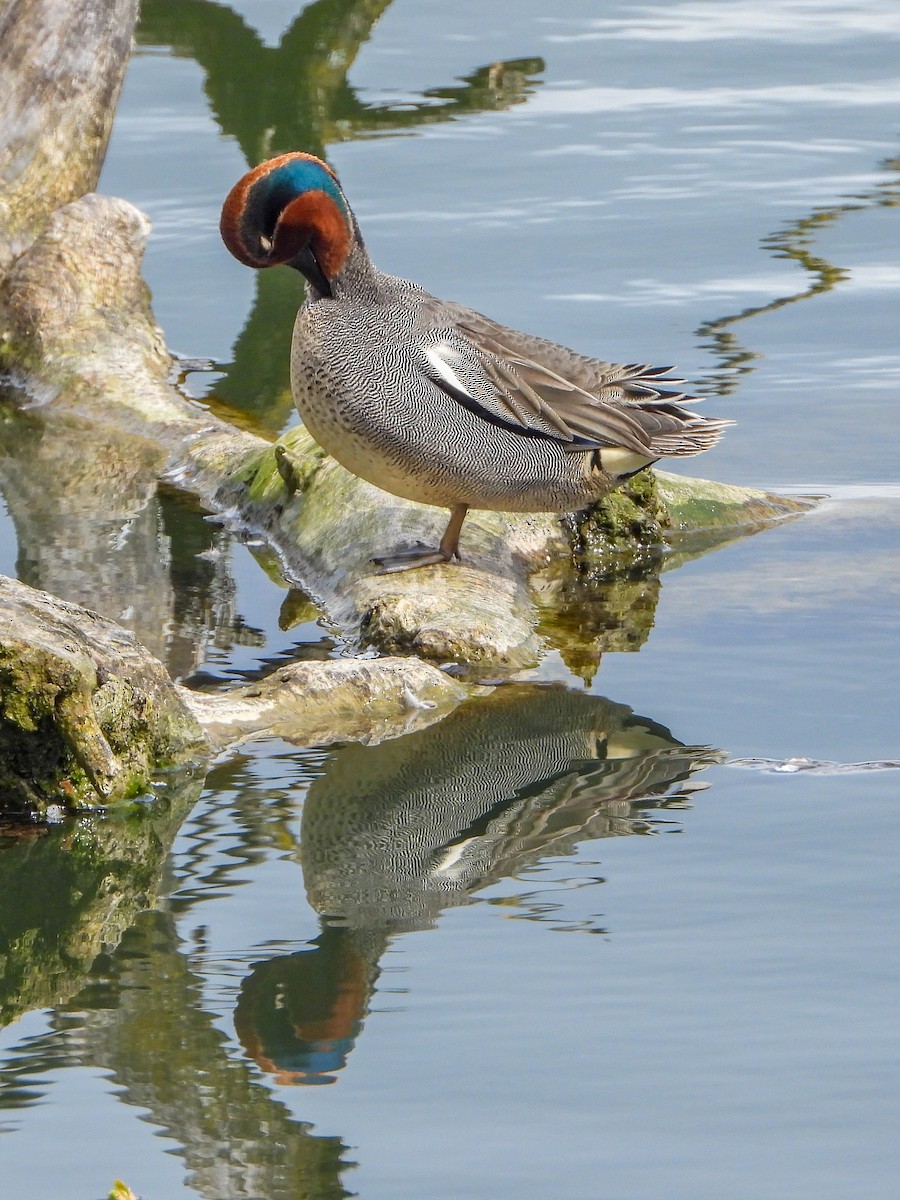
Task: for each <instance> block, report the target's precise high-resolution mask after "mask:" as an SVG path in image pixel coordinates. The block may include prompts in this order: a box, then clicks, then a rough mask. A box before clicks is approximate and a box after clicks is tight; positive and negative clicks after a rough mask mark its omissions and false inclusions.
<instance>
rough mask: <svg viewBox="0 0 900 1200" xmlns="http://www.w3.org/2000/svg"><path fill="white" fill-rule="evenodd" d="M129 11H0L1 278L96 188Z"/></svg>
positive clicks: (45, 0)
mask: <svg viewBox="0 0 900 1200" xmlns="http://www.w3.org/2000/svg"><path fill="white" fill-rule="evenodd" d="M137 9H138V0H103V3H102V4H86V3H77V2H76V3H73V0H6V4H5V5H3V6H0V77H2V79H3V91H2V96H0V276H2V275H3V273H4V272H5V270H6V268H7V267H8V265H9V263H10V262H11V261H12V260H13V259H14V258H15V257H16V255H18V254H19V253H21V251H22V250H23V249H25V247H26V246H28V245H29V244H30V243H31V242H32V241H33V240H34V237H35V235H36V234H37V233H38V231H39V230H40V229H41V228H42V227H43V225H44V224H45V222H46V221H47V218H48V217H49V215H50V214H51V213H52V212H53V211H54V209H56V208H58V207H59V206H60V205H62V204H65V203H66V202H67V201H69V200H74V199H76V198H77V197H78V196H82V195H84V193H85V192H88V191H90V190H91V189H92V188H93V187H94V186H95V184H96V182H97V178H98V176H99V174H100V168H101V166H102V164H103V157H104V155H105V153H106V143H107V141H108V139H109V133H110V129H111V128H112V122H113V116H114V114H115V110H116V101H117V99H118V95H119V91H120V89H121V87H122V80H123V79H124V76H125V68H126V66H127V65H128V59H129V57H130V54H131V39H132V33H133V30H134V23H135V20H136V18H137Z"/></svg>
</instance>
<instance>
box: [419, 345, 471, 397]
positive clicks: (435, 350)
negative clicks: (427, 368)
mask: <svg viewBox="0 0 900 1200" xmlns="http://www.w3.org/2000/svg"><path fill="white" fill-rule="evenodd" d="M422 349H423V350H424V352H425V357H426V358H427V359H428V361H429V362H430V363H431V365H432V367H433V368H434V370H435V371H436V372H437V374H438V375H439V376H440V377H441V379H443V380H444V382H445V383H447V384H448V385H449V386H450V387H452V388H453V389H454V390H455V391H457V392H464V393H465V395H467V396H468V397H469V398H470V399H471V400H474V399H475V397H474V396H473V395H472V393H471V392H470V391H469V389H468V388H467V387H466V385H465V384H464V383H463V381H462V380H461V379H460V377H459V376H458V375H457V374H456V372H455V371H454V370H453V367H452V366H451V365H450V364H451V362H452V360H453V359H457V360H458V359H459V357H460V354H459V351H458V350H457V349H456V348H455V347H454V346H451V345H450V343H449V342H435V343H434V344H433V345H431V346H423V347H422Z"/></svg>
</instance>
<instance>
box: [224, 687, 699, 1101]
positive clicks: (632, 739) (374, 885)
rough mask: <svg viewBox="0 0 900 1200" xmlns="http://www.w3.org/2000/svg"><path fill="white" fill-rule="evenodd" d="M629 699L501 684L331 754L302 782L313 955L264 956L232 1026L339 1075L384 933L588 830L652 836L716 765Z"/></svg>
mask: <svg viewBox="0 0 900 1200" xmlns="http://www.w3.org/2000/svg"><path fill="white" fill-rule="evenodd" d="M721 757H722V756H721V755H720V753H719V752H718V751H715V750H712V749H711V748H710V747H708V746H686V745H684V744H682V743H681V742H679V741H677V740H676V739H675V738H674V737H673V736H672V734H671V733H670V732H669V730H668V729H665V728H664V727H663V726H661V725H657V724H656V723H655V722H653V721H650V720H647V719H645V718H643V717H639V716H637V715H636V714H635V713H634V712H633V711H632V710H631V709H630V708H627V707H626V706H625V705H623V704H615V703H613V702H612V701H610V700H606V699H603V698H601V697H597V696H591V695H588V694H586V693H584V692H572V691H567V690H565V689H563V688H561V687H540V686H535V685H529V686H508V687H503V688H499V689H497V691H495V692H494V693H493V694H492V695H491V696H489V697H487V698H485V699H483V700H479V701H475V702H473V703H470V704H467V705H463V706H461V707H460V708H459V709H457V710H456V711H455V712H453V713H451V714H450V716H448V717H447V718H445V719H444V720H442V721H439V722H437V723H435V724H434V725H431V726H429V727H428V728H426V729H423V730H419V731H417V732H415V733H411V734H408V735H407V736H406V737H402V738H397V739H395V740H393V741H387V742H383V743H381V744H380V745H377V746H357V745H354V746H345V747H342V748H340V749H338V750H336V751H334V752H333V753H332V754H331V755H330V758H329V760H328V762H327V763H326V766H325V769H324V772H323V774H322V775H321V777H319V778H318V779H316V780H315V781H314V782H313V784H312V785H311V787H310V789H309V793H308V795H307V798H306V801H305V804H304V808H303V819H302V825H301V849H300V857H301V862H302V866H303V874H304V881H305V884H306V891H307V895H308V897H309V901H310V903H311V904H312V906H313V907H314V908H315V909H316V911H317V912H318V913H319V914H320V917H321V920H322V926H323V928H322V933H321V934H320V936H319V937H318V938H316V939H315V941H314V942H313V943H312V948H311V949H308V950H303V951H300V952H299V953H297V954H292V955H288V956H281V957H278V958H274V959H269V960H267V961H264V962H260V963H257V964H256V965H255V966H254V968H253V970H252V972H251V974H250V975H249V976H248V977H247V979H246V980H245V981H244V984H243V987H242V989H241V995H240V998H239V1001H238V1005H237V1010H236V1013H235V1026H236V1029H237V1033H238V1036H239V1037H240V1039H241V1042H242V1044H243V1046H244V1049H245V1050H246V1052H247V1053H248V1054H249V1055H250V1056H251V1057H252V1058H253V1059H255V1060H256V1062H257V1063H258V1064H259V1065H260V1066H261V1067H262V1068H263V1069H264V1070H265V1071H267V1072H270V1073H273V1074H274V1075H275V1077H276V1078H277V1080H278V1081H279V1082H280V1083H285V1084H322V1083H333V1082H334V1081H335V1072H337V1071H339V1070H341V1068H342V1067H344V1066H345V1065H346V1061H347V1056H348V1055H349V1053H350V1051H351V1050H352V1048H353V1046H354V1043H355V1041H356V1039H357V1037H358V1036H359V1032H360V1029H361V1027H362V1022H363V1019H364V1017H365V1015H366V1011H367V1008H368V1004H369V999H370V997H371V995H372V992H373V990H374V987H375V982H376V980H377V978H378V975H379V970H380V968H379V963H380V959H381V957H382V955H383V954H384V952H385V950H386V949H387V946H388V944H389V942H390V940H391V938H392V937H393V936H394V935H395V934H397V933H402V932H407V931H410V930H420V929H428V928H431V927H432V926H433V925H434V924H435V921H436V919H437V917H438V915H439V914H440V912H441V910H442V909H444V908H448V907H450V906H453V905H460V904H467V903H469V902H471V900H472V898H473V894H474V893H475V892H476V891H478V890H479V889H481V888H484V887H486V886H488V885H489V884H492V883H496V882H497V881H499V880H501V879H503V878H506V877H509V876H514V875H516V874H517V873H518V872H520V871H522V870H523V869H524V868H526V867H528V866H530V865H532V864H534V863H535V862H537V861H539V860H540V859H543V858H546V857H547V856H551V855H567V854H572V853H574V851H575V847H576V845H577V843H578V842H580V841H583V840H585V839H588V838H600V837H615V836H619V835H623V834H629V833H646V832H648V831H649V830H650V829H651V828H652V824H651V821H650V820H648V818H647V817H646V816H645V815H644V814H645V813H646V812H647V810H652V809H654V808H659V807H663V806H665V805H666V804H669V803H672V802H673V801H676V800H678V799H679V798H680V799H684V798H685V797H686V796H687V795H688V794H689V793H690V792H691V791H694V790H697V788H698V786H702V785H698V784H688V783H687V781H688V780H689V779H690V776H691V775H692V774H693V773H694V772H695V771H697V770H698V769H700V768H702V767H705V766H708V765H710V764H711V763H714V762H718V761H720V759H721Z"/></svg>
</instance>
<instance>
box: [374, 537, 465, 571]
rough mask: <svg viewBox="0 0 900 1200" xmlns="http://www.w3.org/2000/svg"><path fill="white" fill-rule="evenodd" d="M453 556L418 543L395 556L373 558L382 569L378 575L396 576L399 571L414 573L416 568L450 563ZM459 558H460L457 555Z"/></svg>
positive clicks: (386, 555)
mask: <svg viewBox="0 0 900 1200" xmlns="http://www.w3.org/2000/svg"><path fill="white" fill-rule="evenodd" d="M452 557H453V556H452V555H449V554H445V553H444V552H443V550H441V549H440V548H435V547H434V546H426V544H425V543H424V542H417V543H416V544H415V546H410V547H409V549H408V550H398V551H397V552H396V553H395V554H385V555H382V556H380V557H379V558H373V559H372V562H373V563H375V565H376V566H377V567H379V568H380V570H378V571H377V572H376V574H377V575H394V574H396V572H398V571H414V570H415V569H416V567H430V566H433V565H434V564H435V563H445V562H450V559H451V558H452ZM457 557H459V556H458V555H457Z"/></svg>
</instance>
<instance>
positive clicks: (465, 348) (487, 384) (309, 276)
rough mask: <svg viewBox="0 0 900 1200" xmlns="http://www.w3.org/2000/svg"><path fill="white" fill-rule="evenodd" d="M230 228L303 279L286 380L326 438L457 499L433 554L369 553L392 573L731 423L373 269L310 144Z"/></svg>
mask: <svg viewBox="0 0 900 1200" xmlns="http://www.w3.org/2000/svg"><path fill="white" fill-rule="evenodd" d="M221 232H222V237H223V239H224V241H225V245H226V246H227V247H228V249H229V250H230V251H231V253H232V254H233V255H234V256H235V257H236V258H238V259H239V260H240V261H241V262H242V263H245V264H246V265H247V266H250V267H271V266H275V265H276V264H279V263H283V264H285V265H287V266H290V267H294V268H295V269H296V270H298V271H300V272H301V273H302V274H303V275H304V276H305V277H306V280H307V284H308V287H307V298H306V300H305V302H304V304H303V305H302V307H301V308H300V311H299V313H298V314H297V321H296V324H295V326H294V337H293V346H292V349H291V386H292V390H293V394H294V400H295V402H296V405H297V408H298V410H299V412H300V415H301V417H302V418H303V420H304V422H305V424H306V426H307V428H308V429H309V431H310V433H311V434H312V436H313V437H314V438H315V439H316V441H318V442H319V443H320V445H321V446H322V447H323V448H324V449H325V450H327V451H328V452H329V453H330V454H332V455H333V456H334V457H335V458H336V459H337V460H338V462H340V463H342V464H343V466H345V467H346V468H347V469H348V470H349V471H352V472H353V473H354V474H356V475H358V476H360V477H361V478H363V479H366V480H368V481H369V482H370V483H373V484H375V485H376V486H377V487H380V488H383V489H384V490H385V491H388V492H392V493H393V494H394V495H396V496H402V497H405V498H406V499H408V500H415V501H418V502H419V503H422V504H432V505H436V506H437V507H440V508H448V509H449V510H450V520H449V523H448V525H447V529H446V532H445V533H444V536H443V538H442V539H441V542H440V545H439V546H438V547H437V548H436V549H432V548H427V547H423V546H421V545H419V546H416V547H414V548H412V549H409V550H402V551H400V552H398V553H394V554H392V555H389V556H386V557H384V558H380V559H376V560H375V562H376V563H378V564H379V565H380V566H381V569H382V572H389V571H402V570H406V569H409V568H411V567H420V566H426V565H427V564H429V563H438V562H449V561H450V560H452V559H453V558H459V534H460V530H461V528H462V524H463V521H464V519H465V515H466V512H467V510H468V509H470V508H476V509H494V510H498V511H501V512H574V511H577V510H579V509H582V508H585V507H586V506H587V505H588V504H590V503H591V502H592V501H595V500H597V499H599V498H600V497H601V496H603V495H605V494H606V493H607V492H609V491H611V490H612V489H614V488H616V487H618V486H619V485H620V484H622V483H623V482H624V481H625V480H627V479H629V478H630V477H631V476H632V475H634V474H635V473H636V472H637V471H640V470H641V469H642V468H644V467H646V466H648V465H649V464H650V463H653V462H655V461H656V460H657V459H659V458H681V457H685V456H687V455H691V454H699V453H701V452H702V451H704V450H708V449H709V448H710V447H711V446H713V445H715V443H716V442H717V441H718V440H719V438H720V436H721V434H722V431H723V429H724V428H725V427H726V426H727V425H729V424H730V423H731V422H730V421H725V420H717V419H715V418H708V417H703V416H700V415H698V414H697V413H695V412H693V411H691V409H690V408H687V407H685V404H686V403H687V404H690V403H691V402H692V400H695V399H696V398H695V397H691V396H689V395H687V393H685V392H684V391H681V390H678V389H680V387H681V385H682V384H683V383H684V380H682V379H675V378H672V376H671V374H670V372H671V368H669V367H652V366H648V365H647V364H644V363H629V364H617V363H609V362H602V361H599V360H597V359H594V358H589V357H586V356H585V355H582V354H577V353H576V352H575V351H574V350H569V349H567V348H566V347H565V346H561V345H558V344H557V343H555V342H551V341H547V340H546V339H544V338H540V337H534V336H532V335H530V334H526V333H520V332H518V331H516V330H514V329H509V328H507V327H505V326H503V325H500V324H498V323H497V322H496V321H493V320H491V319H490V318H489V317H485V316H482V314H481V313H478V312H475V311H474V310H473V309H471V308H467V307H465V306H464V305H462V304H456V303H452V302H450V301H446V300H439V299H438V298H437V297H436V296H432V295H431V294H430V293H429V292H427V291H425V289H424V288H422V287H420V286H419V285H418V284H416V283H412V282H410V281H409V280H407V279H400V278H398V277H396V276H393V275H386V274H385V273H384V272H382V271H380V270H378V268H377V267H376V266H375V265H374V264H373V262H372V260H371V259H370V257H369V255H368V252H367V251H366V247H365V244H364V242H363V239H362V236H361V234H360V230H359V225H358V224H357V221H356V218H355V216H354V215H353V212H352V210H351V208H350V205H349V203H348V202H347V198H346V196H345V195H344V192H343V190H342V188H341V185H340V183H339V181H338V178H337V175H336V174H335V173H334V171H333V170H332V169H331V167H329V166H328V165H327V164H326V163H324V162H322V161H321V160H320V159H318V158H315V157H314V156H313V155H311V154H304V153H300V152H296V153H291V154H282V155H280V156H279V157H278V158H273V159H271V160H270V161H269V162H265V163H262V164H261V165H260V166H258V167H256V168H255V169H254V170H252V171H249V172H248V173H247V174H246V175H244V176H243V178H242V179H240V180H239V181H238V183H237V184H236V185H235V186H234V187H233V188H232V190H231V192H230V193H229V195H228V197H227V199H226V201H225V204H224V207H223V209H222V220H221Z"/></svg>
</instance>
